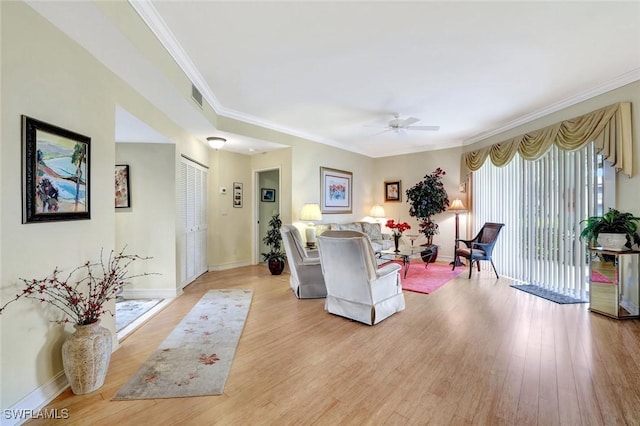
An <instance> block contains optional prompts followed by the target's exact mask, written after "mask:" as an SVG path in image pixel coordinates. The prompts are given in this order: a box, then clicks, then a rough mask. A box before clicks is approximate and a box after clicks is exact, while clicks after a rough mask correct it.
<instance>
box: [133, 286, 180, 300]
mask: <svg viewBox="0 0 640 426" xmlns="http://www.w3.org/2000/svg"><path fill="white" fill-rule="evenodd" d="M180 294H182V289H177V288H173V289H166V288H125V289H123V290H122V294H121V296H122V297H124V298H125V299H173V298H175V297H177V296H179V295H180Z"/></svg>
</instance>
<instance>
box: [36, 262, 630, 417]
mask: <svg viewBox="0 0 640 426" xmlns="http://www.w3.org/2000/svg"><path fill="white" fill-rule="evenodd" d="M477 276H478V275H477V273H476V272H474V277H473V278H472V279H471V280H468V279H467V278H465V277H466V274H462V276H461V277H459V278H457V279H456V280H454V281H452V282H450V283H448V284H447V285H445V286H444V287H442V288H441V289H439V290H438V291H436V292H435V293H433V294H431V295H424V294H418V293H411V292H405V299H406V305H407V308H406V309H405V310H404V311H403V312H400V313H399V314H396V315H393V316H391V317H390V318H388V319H386V320H385V321H383V322H382V323H380V324H378V325H375V326H373V327H369V326H366V325H363V324H359V323H356V322H352V321H350V320H347V319H344V318H341V317H337V316H334V315H331V314H328V313H326V312H324V310H323V303H324V300H297V299H296V298H295V297H294V295H293V293H292V292H291V290H290V289H289V284H288V279H289V275H287V274H285V275H282V276H279V277H272V276H271V275H269V272H268V271H267V268H266V267H264V266H251V267H244V268H237V269H233V270H228V271H222V272H210V273H207V274H205V275H203V276H202V277H200V278H199V279H198V280H197V281H196V282H195V283H193V284H192V285H190V286H189V287H188V288H187V289H186V290H185V294H184V295H183V296H181V297H180V298H178V299H177V300H176V301H175V302H173V303H172V304H171V305H169V306H168V307H166V308H165V309H164V310H163V311H162V312H161V313H160V314H158V315H157V316H155V317H154V318H152V319H151V320H150V321H149V322H147V323H146V324H145V325H144V326H142V327H141V328H140V329H138V330H137V331H136V332H134V333H133V334H132V335H131V336H130V337H128V338H127V339H126V340H124V342H122V345H121V348H120V349H119V350H118V351H116V352H115V353H114V354H113V358H112V361H111V366H110V369H109V375H108V377H107V380H106V383H105V385H104V387H102V388H101V389H100V390H98V391H96V392H94V393H92V394H89V395H82V396H75V395H73V394H72V393H71V391H66V392H64V393H63V394H62V395H61V396H59V397H58V398H57V399H56V400H55V401H54V402H53V403H52V404H51V405H50V406H49V407H48V408H58V409H62V408H67V409H68V410H69V414H70V419H69V420H61V421H60V422H59V423H60V424H65V425H70V424H86V425H101V424H103V425H116V424H121V425H129V424H137V425H138V424H154V425H178V424H180V425H212V424H222V425H228V424H233V425H251V424H277V425H307V424H317V425H335V424H354V425H362V424H376V425H377V424H398V425H407V424H409V425H424V424H433V425H449V424H453V425H458V424H460V425H463V424H473V425H493V424H507V425H536V424H537V425H556V424H562V425H590V424H594V425H604V424H606V425H614V424H615V425H625V424H626V425H640V321H638V320H626V321H616V320H612V319H609V318H606V317H604V316H600V315H597V314H594V313H590V312H588V310H587V308H588V305H586V304H577V305H558V304H555V303H552V302H549V301H546V300H544V299H541V298H538V297H535V296H532V295H529V294H527V293H524V292H522V291H519V290H515V289H513V288H510V287H509V281H508V280H506V279H500V280H496V279H495V277H494V276H493V274H492V273H491V272H486V271H483V272H482V273H481V274H480V276H481V278H477ZM212 288H253V289H254V290H255V293H254V298H253V302H252V305H251V309H250V311H249V316H248V318H247V322H246V325H245V328H244V331H243V334H242V337H241V339H240V344H239V346H238V350H237V352H236V356H235V359H234V361H233V367H232V369H231V374H230V376H229V379H228V381H227V385H226V388H225V392H224V395H220V396H211V397H197V398H175V399H158V400H141V401H111V400H110V399H111V398H112V397H113V395H114V394H115V393H116V392H117V391H118V389H119V388H120V387H121V386H122V385H123V384H124V383H125V382H126V381H127V380H128V378H129V377H130V376H131V375H133V374H134V373H135V371H136V370H137V369H138V368H139V367H140V365H141V364H142V363H143V362H144V361H145V360H146V359H147V357H148V356H149V355H150V354H151V353H152V352H153V351H154V350H155V349H156V348H157V346H158V345H159V344H160V343H161V342H162V341H163V340H164V338H165V337H166V336H167V335H168V334H169V333H170V332H171V331H172V330H173V328H174V327H175V326H176V325H177V324H178V323H179V322H180V320H181V319H182V318H183V317H184V315H185V314H187V312H189V310H190V309H191V307H192V306H193V305H194V304H195V303H196V302H197V301H198V300H199V298H200V297H201V296H202V295H203V294H204V293H205V292H206V291H207V290H208V289H212ZM33 423H35V424H37V422H33ZM43 423H44V422H43ZM47 424H51V421H48V423H47Z"/></svg>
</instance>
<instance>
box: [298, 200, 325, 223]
mask: <svg viewBox="0 0 640 426" xmlns="http://www.w3.org/2000/svg"><path fill="white" fill-rule="evenodd" d="M300 220H322V213H321V212H320V206H319V205H317V204H315V203H306V204H305V205H304V206H302V211H301V212H300Z"/></svg>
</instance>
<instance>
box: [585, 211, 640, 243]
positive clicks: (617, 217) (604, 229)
mask: <svg viewBox="0 0 640 426" xmlns="http://www.w3.org/2000/svg"><path fill="white" fill-rule="evenodd" d="M639 221H640V217H636V216H634V215H633V214H631V213H622V212H620V211H618V210H616V209H613V208H610V209H609V211H608V212H606V213H605V214H604V215H602V216H591V217H590V218H588V219H585V220H583V221H581V222H580V223H584V224H585V226H584V229H583V230H582V232H581V233H580V238H582V239H584V240H585V241H586V242H587V243H590V242H592V241H596V240H597V239H598V235H600V234H605V233H609V234H625V235H626V237H627V243H626V244H625V247H627V248H629V249H630V248H631V247H632V246H633V245H634V244H636V245H639V246H640V236H638V222H639Z"/></svg>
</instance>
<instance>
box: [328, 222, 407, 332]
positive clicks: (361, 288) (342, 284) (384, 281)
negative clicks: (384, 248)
mask: <svg viewBox="0 0 640 426" xmlns="http://www.w3.org/2000/svg"><path fill="white" fill-rule="evenodd" d="M318 247H319V251H320V263H321V265H322V273H323V274H324V280H325V283H326V285H327V299H326V300H325V303H324V309H325V310H326V311H328V312H330V313H332V314H335V315H340V316H343V317H347V318H351V319H353V320H356V321H359V322H362V323H365V324H368V325H374V324H377V323H379V322H380V321H382V320H383V319H385V318H387V317H389V316H391V315H393V314H394V313H396V312H400V311H402V310H403V309H404V306H405V305H404V295H403V294H402V286H401V285H400V272H399V271H400V269H401V267H400V265H398V264H397V263H389V264H387V265H385V266H383V267H382V268H378V265H377V263H376V257H375V253H374V252H373V249H372V247H371V241H370V240H369V238H368V237H367V235H365V234H363V233H362V232H357V231H326V232H324V233H323V234H322V235H320V236H319V237H318Z"/></svg>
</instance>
